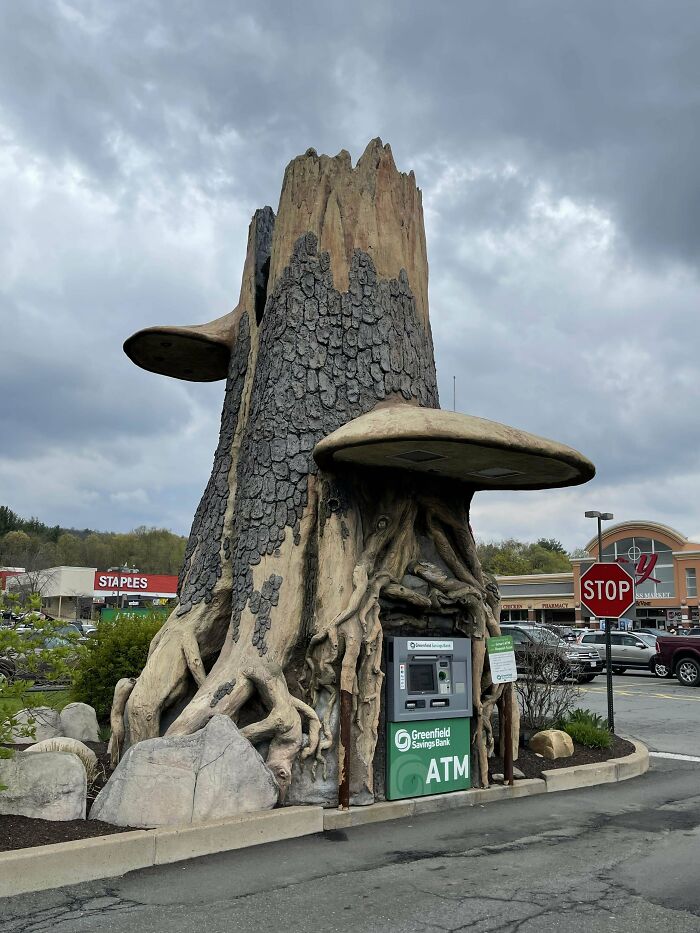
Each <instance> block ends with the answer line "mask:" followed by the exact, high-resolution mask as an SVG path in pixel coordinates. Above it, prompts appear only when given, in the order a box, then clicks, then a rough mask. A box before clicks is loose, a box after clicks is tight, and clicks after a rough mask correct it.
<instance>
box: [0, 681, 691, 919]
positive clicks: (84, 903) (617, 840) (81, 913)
mask: <svg viewBox="0 0 700 933" xmlns="http://www.w3.org/2000/svg"><path fill="white" fill-rule="evenodd" d="M615 683H616V692H617V704H618V706H617V708H618V716H619V723H620V731H621V732H627V734H632V735H635V736H638V737H639V738H641V739H642V740H643V741H646V742H647V743H648V744H649V745H650V746H652V747H654V748H656V749H658V750H660V751H663V752H667V751H670V752H671V753H673V752H674V750H675V749H677V750H678V751H679V752H681V753H686V754H687V753H689V749H694V750H696V751H698V752H700V739H699V738H698V731H699V730H698V729H697V727H696V722H695V718H696V716H697V714H698V711H699V708H698V707H697V705H696V704H697V702H698V701H700V690H699V691H697V693H694V692H692V691H688V690H687V689H686V688H680V687H679V686H678V685H677V683H676V682H675V681H660V680H655V679H654V678H652V677H646V676H645V675H623V676H620V677H616V678H615ZM603 688H604V678H602V677H599V678H598V679H597V680H596V681H594V682H593V684H592V685H591V687H590V688H587V689H586V691H585V696H584V697H582V699H581V703H582V704H585V705H587V706H589V707H591V708H596V705H597V708H599V709H600V710H601V711H603V710H604V709H605V694H604V689H603ZM686 694H688V695H687V696H686ZM698 769H700V763H696V762H688V761H678V760H673V759H664V758H654V759H653V761H652V767H651V770H650V771H649V773H648V774H646V775H644V776H643V777H641V778H637V779H635V780H633V781H630V782H628V783H622V784H614V785H601V786H599V787H592V788H586V789H582V790H578V791H571V792H567V793H558V794H549V795H543V796H540V797H530V798H524V799H520V800H512V801H506V802H501V803H496V804H491V805H488V806H478V807H473V808H470V809H465V810H458V811H449V812H444V813H438V814H431V815H426V816H422V817H414V818H411V819H404V820H396V821H393V822H387V823H378V824H374V825H368V826H364V827H357V828H355V829H351V830H347V831H342V832H341V831H335V832H329V833H325V834H324V835H322V836H312V837H306V838H303V839H297V840H290V841H287V842H281V843H275V844H272V845H266V846H260V847H257V848H253V849H247V850H243V851H239V852H232V853H227V854H221V855H216V856H209V857H207V858H203V859H198V860H193V861H191V862H186V863H179V864H176V865H172V866H165V867H161V868H152V869H148V870H145V871H141V872H134V873H132V874H131V875H127V876H125V877H124V878H121V879H111V880H109V881H104V882H91V883H89V884H83V885H76V886H74V887H71V888H64V889H61V890H59V891H51V892H45V893H41V894H35V895H22V896H21V897H17V898H8V899H6V900H4V901H0V930H1V931H3V933H4V931H8V933H10V931H12V933H20V931H21V933H35V931H36V933H38V931H49V930H50V931H52V933H87V931H91V933H92V931H95V933H102V931H104V933H106V931H110V933H195V931H196V933H203V931H206V933H224V931H225V933H229V931H231V933H232V931H236V933H247V931H256V933H259V931H261V930H264V931H266V933H275V931H284V933H297V931H300V933H301V931H304V933H306V931H308V933H311V931H313V933H321V931H338V933H351V931H352V933H380V931H381V933H391V931H396V933H419V931H420V933H438V931H446V930H449V931H455V933H456V931H470V933H511V931H512V933H550V931H552V933H553V931H557V933H574V931H576V933H601V931H606V933H607V931H618V933H640V931H644V933H662V931H663V933H698V931H700V889H699V888H698V884H697V852H698V847H699V846H700V781H699V780H698V778H699V777H700V771H699V770H698Z"/></svg>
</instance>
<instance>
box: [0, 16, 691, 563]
mask: <svg viewBox="0 0 700 933" xmlns="http://www.w3.org/2000/svg"><path fill="white" fill-rule="evenodd" d="M699 27H700V13H699V12H698V10H697V6H696V5H695V4H692V3H690V2H686V3H680V2H669V3H667V4H664V5H659V4H657V3H652V2H639V3H637V4H635V9H634V15H633V16H632V15H630V12H629V6H628V5H627V4H623V3H622V2H620V0H618V2H612V3H611V2H602V0H601V2H592V3H587V4H585V5H584V4H579V5H566V6H562V5H561V4H560V3H558V2H554V0H550V2H544V3H543V2H539V3H532V2H525V0H522V2H509V3H502V4H482V5H476V4H463V3H459V2H456V0H455V2H444V3H441V4H438V5H436V4H429V3H418V2H405V3H402V4H390V3H388V2H387V3H383V2H382V3H377V2H370V0H366V2H359V3H355V4H352V5H349V6H346V7H341V6H336V5H329V4H327V3H322V2H320V0H314V2H310V3H307V4H304V6H303V7H293V6H285V5H281V4H273V3H270V2H267V3H261V4H257V5H255V6H254V7H250V8H246V6H244V5H239V4H233V3H230V2H228V0H207V2H205V3H202V4H192V3H189V2H184V0H167V2H165V0H162V2H156V0H138V2H136V0H133V2H123V3H120V4H107V5H106V4H103V3H99V2H96V0H94V2H93V0H57V2H55V3H53V4H46V3H43V2H40V0H24V2H22V3H11V2H6V3H0V197H2V203H3V208H4V210H3V214H2V215H0V323H1V325H2V329H1V331H0V333H1V334H2V338H1V339H2V343H3V347H4V348H5V349H4V352H3V355H2V357H3V363H2V366H1V367H0V393H2V398H3V400H4V401H3V405H2V413H1V414H0V424H1V431H2V437H3V440H4V443H3V448H2V451H1V452H0V490H1V492H0V500H6V501H7V502H8V504H9V505H11V506H12V507H13V508H15V509H16V510H18V511H21V512H24V513H26V514H28V513H30V512H31V513H36V514H38V515H40V516H41V517H42V518H44V519H45V520H46V521H49V522H56V521H60V522H63V523H75V524H78V525H95V526H98V527H103V528H115V529H117V528H126V527H130V526H131V525H134V524H141V523H143V522H146V523H156V524H166V525H171V526H172V527H175V528H177V530H180V531H186V530H187V527H188V525H189V520H190V518H191V515H192V513H193V511H194V507H195V505H196V502H197V500H198V497H199V494H200V491H201V489H202V488H203V486H204V484H205V482H206V479H207V476H208V470H209V467H210V462H211V456H212V453H213V449H214V446H215V438H216V432H217V430H218V415H219V407H220V402H221V397H222V388H221V386H190V385H185V384H180V383H177V382H173V381H169V380H166V379H161V378H158V377H156V376H153V375H151V374H148V373H143V372H141V371H139V370H136V369H134V367H132V366H131V365H130V364H129V363H128V361H127V360H126V358H125V357H124V356H123V355H122V353H121V343H122V341H123V339H124V338H125V337H126V336H127V335H128V334H129V333H130V332H131V331H133V330H135V329H136V328H138V327H142V326H145V325H147V324H151V323H156V322H165V323H188V322H195V321H198V320H207V319H209V318H211V317H213V316H215V315H218V314H220V313H223V312H224V311H226V310H228V309H229V308H230V307H231V306H232V305H233V304H234V303H235V300H236V298H237V294H238V288H239V280H240V271H241V265H242V261H243V250H244V244H245V236H246V228H247V223H248V220H249V217H250V215H251V214H252V212H253V210H254V209H255V208H256V207H258V206H261V205H263V204H266V203H270V204H272V205H273V206H275V205H276V201H277V197H278V193H279V185H280V181H281V177H282V171H283V169H284V166H285V164H286V163H287V161H288V160H289V159H290V158H292V157H293V156H294V155H296V154H297V153H299V152H303V151H304V150H305V149H306V148H307V147H308V146H314V147H316V148H317V149H318V150H319V151H326V152H331V153H334V152H337V151H338V150H339V149H340V148H343V147H345V148H349V149H350V150H351V151H352V152H353V154H354V155H355V156H357V155H359V153H360V152H361V151H362V149H363V148H364V145H365V144H366V142H367V141H368V139H370V138H371V137H373V136H375V135H377V134H380V135H382V137H383V138H384V139H385V140H388V141H390V142H391V143H392V147H393V149H394V152H395V155H396V159H397V163H398V164H399V166H400V167H401V168H403V169H404V170H408V169H409V168H414V169H415V170H416V174H417V177H418V181H419V184H420V185H421V187H422V188H423V191H424V201H425V207H426V222H427V227H428V238H429V240H428V242H429V256H430V264H431V313H432V319H433V329H434V334H435V344H436V353H437V362H438V370H439V373H440V377H441V389H442V400H443V405H444V406H445V407H450V406H451V397H452V376H453V374H454V375H456V376H457V383H458V393H457V405H458V408H459V409H460V410H462V411H469V412H473V413H475V414H479V415H482V416H484V417H491V418H494V419H496V420H504V421H506V422H509V423H512V424H516V425H518V426H520V427H523V428H525V429H528V430H532V431H535V432H538V433H542V434H545V435H548V436H554V437H557V438H559V439H561V440H563V441H566V442H568V443H571V444H572V445H574V446H577V447H579V448H580V449H582V450H583V451H584V452H585V453H587V454H588V455H589V456H590V457H591V458H592V459H593V460H594V461H595V462H596V463H597V465H598V468H599V477H598V478H597V479H596V480H595V481H594V483H592V484H590V486H588V487H585V488H584V489H582V490H578V491H572V492H565V491H563V492H553V493H541V494H533V495H532V496H522V497H520V498H516V499H512V497H508V496H505V497H498V496H495V495H494V496H493V497H491V498H488V497H486V496H484V497H481V498H480V502H479V505H478V506H477V509H476V511H475V515H476V516H477V517H478V523H477V527H478V528H480V530H481V532H482V534H483V535H484V536H491V535H496V536H497V535H508V534H513V533H518V534H521V535H522V536H524V537H534V536H538V535H539V534H540V533H546V534H558V535H560V536H561V537H562V538H564V539H565V541H566V543H567V544H570V545H572V546H573V545H574V544H577V543H580V542H581V540H582V539H586V537H587V535H588V532H587V531H586V528H585V525H586V523H585V522H584V521H583V520H582V519H581V518H580V517H579V516H580V513H581V512H582V511H583V509H584V507H596V506H598V505H600V506H602V507H604V508H613V510H615V511H616V514H624V515H625V516H627V517H633V516H643V517H649V518H654V519H656V520H660V521H668V522H670V523H671V524H678V525H679V527H680V529H681V530H682V531H686V532H687V533H689V534H690V533H693V532H694V533H696V534H697V533H700V509H699V507H698V505H697V504H696V499H697V497H696V496H694V495H693V489H694V488H697V483H698V480H700V429H699V428H698V419H697V417H696V414H695V413H696V412H697V408H698V401H699V397H698V396H699V392H698V388H697V386H698V381H697V362H696V357H697V347H698V345H700V339H699V338H700V323H699V322H700V316H698V314H697V311H696V308H697V303H698V298H699V297H700V294H699V292H700V286H699V283H698V255H699V247H700V229H699V227H700V220H699V219H698V218H700V211H699V210H698V195H699V188H700V172H699V170H698V160H697V152H698V151H700V139H699V138H698V137H699V136H700V120H698V103H697V87H698V84H699V78H700V74H699V73H698V72H699V71H700V62H699V61H698V56H697V54H696V53H695V51H694V43H695V37H696V36H697V32H698V28H699ZM8 399H11V400H12V402H11V404H7V400H8ZM8 438H9V439H10V442H9V443H8V442H7V439H8ZM47 470H49V471H50V476H48V475H47ZM603 499H605V501H602V500H603ZM517 504H519V505H520V508H519V509H516V508H515V506H516V505H517Z"/></svg>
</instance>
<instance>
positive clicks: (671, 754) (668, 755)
mask: <svg viewBox="0 0 700 933" xmlns="http://www.w3.org/2000/svg"><path fill="white" fill-rule="evenodd" d="M649 757H650V758H672V759H673V760H674V761H697V762H700V758H698V757H697V756H696V755H677V754H676V753H675V752H649Z"/></svg>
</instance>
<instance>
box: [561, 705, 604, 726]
mask: <svg viewBox="0 0 700 933" xmlns="http://www.w3.org/2000/svg"><path fill="white" fill-rule="evenodd" d="M567 722H579V723H585V724H586V725H588V726H595V728H596V729H607V728H608V721H607V719H606V718H605V717H604V716H599V715H598V713H594V712H592V711H591V710H589V709H582V708H581V707H580V706H579V707H577V708H576V709H572V710H571V712H570V713H569V715H568V717H567Z"/></svg>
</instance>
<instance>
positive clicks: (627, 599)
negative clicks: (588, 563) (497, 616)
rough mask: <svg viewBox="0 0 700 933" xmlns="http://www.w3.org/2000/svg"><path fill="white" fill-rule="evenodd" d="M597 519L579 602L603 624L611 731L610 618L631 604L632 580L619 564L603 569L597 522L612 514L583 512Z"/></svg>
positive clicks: (632, 593) (622, 611) (609, 727)
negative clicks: (594, 559)
mask: <svg viewBox="0 0 700 933" xmlns="http://www.w3.org/2000/svg"><path fill="white" fill-rule="evenodd" d="M586 518H595V519H597V521H598V563H597V564H593V566H592V567H589V568H588V570H586V571H585V573H583V574H582V575H581V603H582V604H583V605H584V606H585V607H586V608H587V609H588V610H589V611H590V612H592V613H593V615H594V616H597V617H598V618H599V619H601V620H602V622H603V624H604V626H605V670H606V683H607V694H608V729H609V730H610V731H611V732H614V731H615V709H614V703H613V682H612V644H611V641H610V620H611V618H618V619H619V617H620V616H621V615H624V613H625V612H627V610H628V609H629V608H630V606H632V605H633V604H634V580H633V579H632V577H631V576H630V575H629V574H628V573H627V571H626V570H624V569H623V568H622V567H621V566H620V564H609V565H606V567H605V572H603V567H602V564H603V532H602V528H601V524H602V522H603V521H610V520H611V519H612V518H614V516H613V514H612V512H586Z"/></svg>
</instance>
